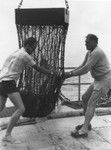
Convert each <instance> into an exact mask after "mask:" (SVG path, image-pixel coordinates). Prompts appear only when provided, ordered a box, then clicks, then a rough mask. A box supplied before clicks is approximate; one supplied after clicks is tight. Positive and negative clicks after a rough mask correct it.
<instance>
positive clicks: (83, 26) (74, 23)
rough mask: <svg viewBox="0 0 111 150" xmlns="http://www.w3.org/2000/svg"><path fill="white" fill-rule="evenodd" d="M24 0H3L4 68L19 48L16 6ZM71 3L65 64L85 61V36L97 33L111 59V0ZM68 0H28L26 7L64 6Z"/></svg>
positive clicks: (0, 50) (0, 58)
mask: <svg viewBox="0 0 111 150" xmlns="http://www.w3.org/2000/svg"><path fill="white" fill-rule="evenodd" d="M19 2H20V0H0V35H1V36H0V69H1V67H2V64H3V62H4V60H5V59H6V57H7V56H8V55H9V54H10V53H11V52H13V51H15V50H16V49H17V48H18V39H17V32H16V26H15V16H14V15H15V14H14V9H15V8H17V7H18V4H19ZM68 2H69V7H70V21H69V29H68V34H67V39H66V47H65V66H69V67H70V66H78V65H80V64H81V63H82V61H83V59H84V55H85V53H86V49H85V46H84V40H85V36H86V35H87V34H88V33H94V34H96V35H97V36H98V37H99V46H100V47H101V48H103V50H104V51H105V53H106V54H107V56H108V58H109V60H110V62H111V1H110V0H109V1H106V0H104V1H100V0H96V1H85V0H82V1H80V0H68ZM64 6H65V4H64V0H24V1H23V6H22V8H24V7H31V8H40V7H64Z"/></svg>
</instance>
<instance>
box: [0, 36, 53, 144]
mask: <svg viewBox="0 0 111 150" xmlns="http://www.w3.org/2000/svg"><path fill="white" fill-rule="evenodd" d="M36 46H37V41H36V39H35V38H33V37H30V38H28V39H26V40H25V42H24V45H23V47H22V48H21V49H18V50H17V51H15V52H14V53H12V54H11V55H10V56H9V57H8V58H7V59H6V61H5V63H4V65H3V67H2V69H1V71H0V112H1V111H2V110H3V109H4V107H5V104H6V100H7V97H8V98H9V99H10V100H11V102H12V103H13V104H14V105H15V107H16V108H17V110H16V111H15V113H14V114H13V115H12V117H11V119H10V122H9V124H8V127H7V130H6V134H5V136H4V137H3V139H2V141H6V142H10V143H15V142H17V141H16V140H15V139H14V138H13V137H12V136H11V132H12V129H13V128H14V126H15V124H16V122H17V121H18V119H19V117H20V116H21V115H22V114H23V113H24V111H25V107H24V104H23V102H22V99H21V96H20V93H19V90H18V88H17V86H16V83H17V80H18V79H19V77H20V74H21V73H22V71H23V70H24V68H25V67H26V66H27V65H28V66H31V67H33V68H34V69H36V70H37V71H39V72H41V73H44V74H48V75H51V74H52V75H53V72H51V71H49V70H47V69H45V68H43V67H39V66H37V65H36V62H35V61H34V60H33V58H32V57H31V56H30V54H32V52H34V50H35V49H36Z"/></svg>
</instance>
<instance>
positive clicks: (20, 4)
mask: <svg viewBox="0 0 111 150" xmlns="http://www.w3.org/2000/svg"><path fill="white" fill-rule="evenodd" d="M22 3H23V0H21V1H20V3H19V5H18V9H20V7H21V6H22Z"/></svg>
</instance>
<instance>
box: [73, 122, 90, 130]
mask: <svg viewBox="0 0 111 150" xmlns="http://www.w3.org/2000/svg"><path fill="white" fill-rule="evenodd" d="M82 126H83V124H81V125H78V126H76V127H75V129H76V130H77V131H78V130H80V129H81V128H82ZM88 130H89V131H91V130H92V126H91V124H89V126H88Z"/></svg>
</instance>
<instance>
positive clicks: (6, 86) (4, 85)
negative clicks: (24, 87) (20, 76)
mask: <svg viewBox="0 0 111 150" xmlns="http://www.w3.org/2000/svg"><path fill="white" fill-rule="evenodd" d="M18 91H19V89H18V88H17V87H16V83H15V81H14V80H8V81H2V82H0V95H1V96H3V97H5V98H7V97H8V94H11V93H14V92H18Z"/></svg>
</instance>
